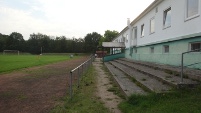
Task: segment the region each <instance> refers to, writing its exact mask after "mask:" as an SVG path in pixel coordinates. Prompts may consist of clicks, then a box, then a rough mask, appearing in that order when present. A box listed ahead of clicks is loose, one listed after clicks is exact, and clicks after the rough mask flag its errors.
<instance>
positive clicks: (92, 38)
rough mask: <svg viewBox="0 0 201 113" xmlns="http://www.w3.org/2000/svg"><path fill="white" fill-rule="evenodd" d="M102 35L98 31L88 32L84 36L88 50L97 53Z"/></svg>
mask: <svg viewBox="0 0 201 113" xmlns="http://www.w3.org/2000/svg"><path fill="white" fill-rule="evenodd" d="M101 37H102V36H101V35H100V34H98V33H97V32H93V33H89V34H87V35H86V36H85V38H84V41H85V50H86V52H88V53H95V51H96V49H97V47H98V44H99V40H100V39H101Z"/></svg>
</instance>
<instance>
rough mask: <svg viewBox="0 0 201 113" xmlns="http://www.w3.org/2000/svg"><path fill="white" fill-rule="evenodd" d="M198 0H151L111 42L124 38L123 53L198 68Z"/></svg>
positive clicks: (200, 38) (200, 1)
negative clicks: (182, 62) (182, 58)
mask: <svg viewBox="0 0 201 113" xmlns="http://www.w3.org/2000/svg"><path fill="white" fill-rule="evenodd" d="M200 14H201V0H155V1H154V2H153V3H152V4H151V5H150V6H149V7H147V8H146V9H145V10H144V11H143V12H142V13H141V14H140V15H139V16H138V17H137V18H136V19H134V20H133V21H132V22H130V20H129V19H128V22H127V23H128V26H126V27H125V28H124V29H123V30H122V31H121V32H120V33H119V35H118V37H116V38H115V39H114V40H113V42H124V44H125V52H124V57H126V58H129V59H133V60H141V61H147V62H155V63H160V64H168V65H175V66H180V65H181V55H182V53H184V52H187V51H194V52H190V53H187V54H184V65H185V66H188V67H191V68H199V69H201V52H200V49H201V15H200Z"/></svg>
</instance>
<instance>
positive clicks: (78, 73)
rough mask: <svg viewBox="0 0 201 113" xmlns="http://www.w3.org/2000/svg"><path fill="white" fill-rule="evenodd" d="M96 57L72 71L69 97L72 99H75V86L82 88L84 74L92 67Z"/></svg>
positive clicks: (91, 57)
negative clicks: (81, 82) (81, 81)
mask: <svg viewBox="0 0 201 113" xmlns="http://www.w3.org/2000/svg"><path fill="white" fill-rule="evenodd" d="M94 59H95V56H93V55H91V56H90V58H89V59H88V60H87V61H85V62H84V63H82V64H80V65H79V66H77V67H76V68H74V69H73V70H71V71H70V75H69V78H68V80H69V83H68V85H69V95H70V99H72V97H73V86H74V85H77V88H79V87H80V80H81V77H82V75H83V74H84V72H85V71H86V70H87V69H88V68H89V67H90V66H91V65H92V62H93V61H94Z"/></svg>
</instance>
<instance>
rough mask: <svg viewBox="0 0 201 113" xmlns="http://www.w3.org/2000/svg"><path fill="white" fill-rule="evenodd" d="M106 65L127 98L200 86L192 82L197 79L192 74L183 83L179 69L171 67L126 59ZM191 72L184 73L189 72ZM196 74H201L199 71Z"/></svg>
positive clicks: (196, 82)
mask: <svg viewBox="0 0 201 113" xmlns="http://www.w3.org/2000/svg"><path fill="white" fill-rule="evenodd" d="M105 65H106V66H107V68H108V69H109V70H110V72H111V73H112V74H113V75H114V78H115V80H116V81H117V82H118V83H119V86H120V87H121V88H122V90H123V91H124V92H125V94H126V95H127V96H129V95H131V94H146V93H145V92H156V93H164V92H169V91H172V90H173V89H175V88H179V87H181V86H182V87H183V86H188V87H194V86H195V85H198V84H199V82H198V81H195V80H192V78H193V79H195V78H196V77H192V76H193V74H191V73H190V74H191V77H185V78H184V79H183V82H182V83H181V78H180V76H179V74H178V73H179V68H175V67H171V66H166V65H158V64H153V63H146V62H140V61H133V60H129V59H126V58H121V59H117V60H113V61H110V62H106V63H105ZM189 70H190V69H189ZM189 70H185V71H184V72H189ZM196 72H197V73H199V71H196ZM188 75H189V73H188ZM190 78H191V79H190ZM133 81H134V82H133ZM136 84H137V85H136Z"/></svg>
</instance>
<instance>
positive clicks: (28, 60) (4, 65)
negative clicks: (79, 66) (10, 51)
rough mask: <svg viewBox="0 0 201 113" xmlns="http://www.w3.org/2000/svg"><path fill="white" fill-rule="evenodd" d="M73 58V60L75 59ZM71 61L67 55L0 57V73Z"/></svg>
mask: <svg viewBox="0 0 201 113" xmlns="http://www.w3.org/2000/svg"><path fill="white" fill-rule="evenodd" d="M77 57H78V56H75V57H73V58H77ZM69 59H71V58H70V56H69V55H65V54H62V55H0V73H2V72H9V71H13V70H18V69H21V68H27V67H33V66H39V65H44V64H49V63H54V62H59V61H64V60H69Z"/></svg>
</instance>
